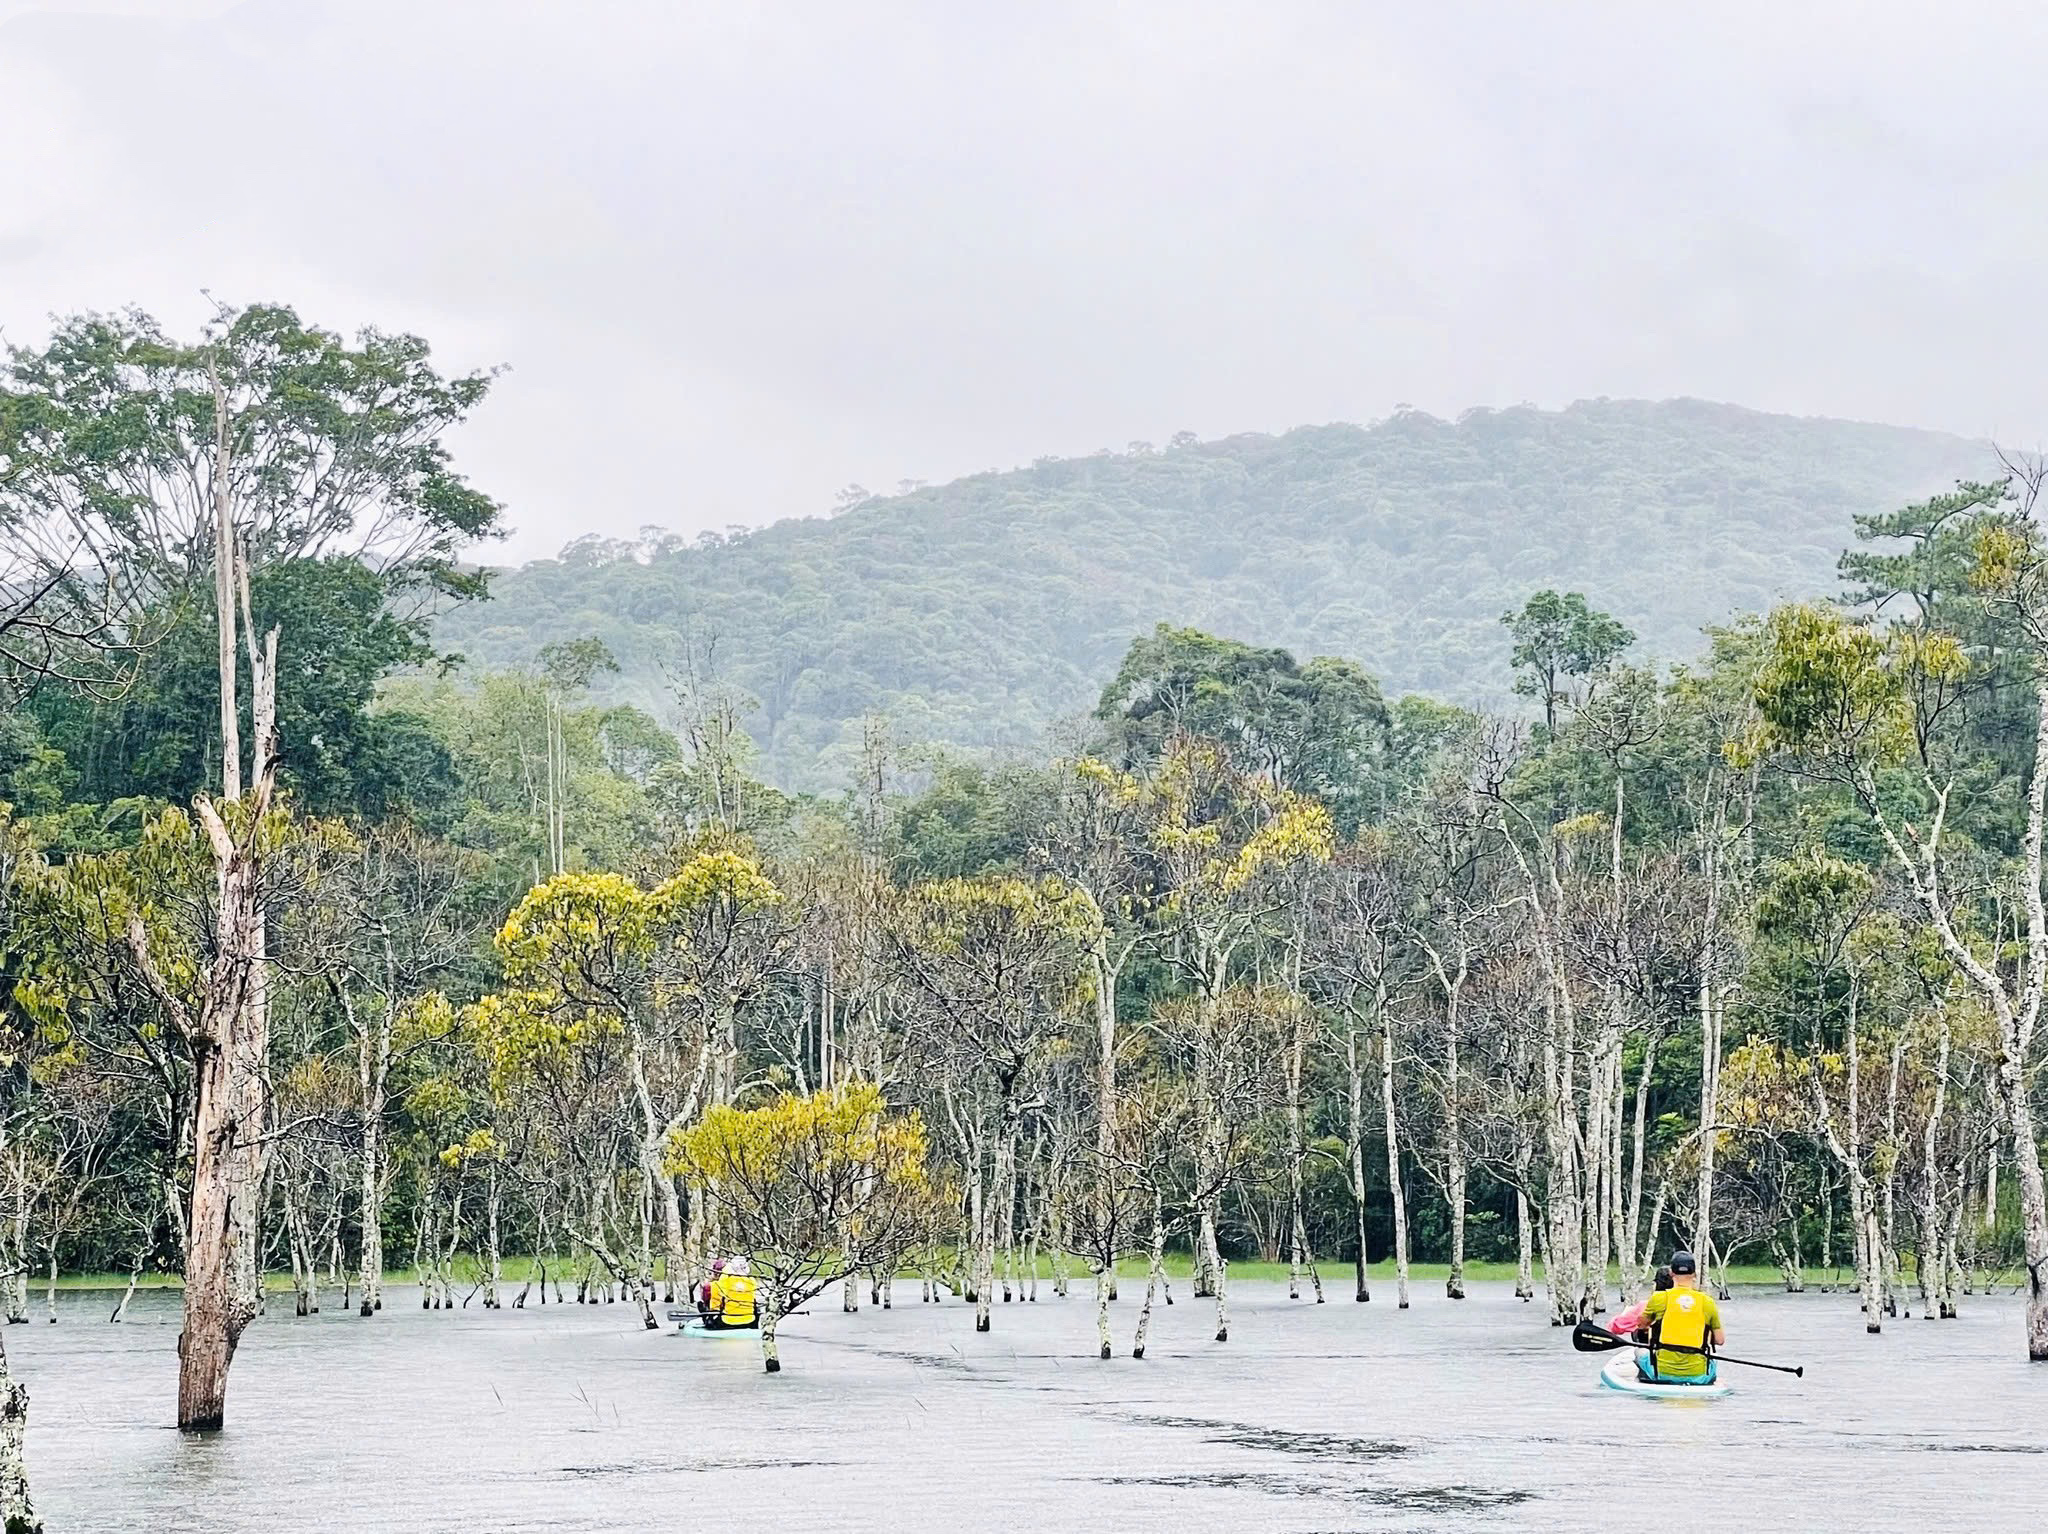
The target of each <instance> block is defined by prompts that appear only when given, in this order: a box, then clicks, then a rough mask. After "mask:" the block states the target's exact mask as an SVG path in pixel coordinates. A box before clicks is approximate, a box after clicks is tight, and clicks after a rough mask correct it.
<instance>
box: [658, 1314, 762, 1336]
mask: <svg viewBox="0 0 2048 1534" xmlns="http://www.w3.org/2000/svg"><path fill="white" fill-rule="evenodd" d="M668 1318H669V1320H671V1321H673V1322H675V1323H676V1335H677V1336H678V1337H701V1338H703V1339H704V1341H706V1342H731V1341H732V1340H733V1339H735V1338H752V1339H754V1340H756V1341H758V1340H759V1339H760V1336H761V1328H760V1327H758V1326H715V1327H714V1326H706V1325H705V1324H704V1323H703V1322H702V1321H700V1320H698V1319H697V1313H696V1312H695V1311H694V1310H671V1311H670V1312H669V1313H668Z"/></svg>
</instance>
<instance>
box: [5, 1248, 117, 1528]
mask: <svg viewBox="0 0 2048 1534" xmlns="http://www.w3.org/2000/svg"><path fill="white" fill-rule="evenodd" d="M149 1246H150V1241H149V1237H148V1236H144V1237H143V1238H142V1240H141V1241H140V1242H138V1243H137V1244H136V1247H135V1256H134V1259H133V1260H132V1261H131V1262H130V1263H129V1264H128V1286H127V1287H126V1288H125V1289H123V1290H122V1291H121V1298H120V1300H119V1301H118V1302H117V1303H116V1304H115V1306H114V1313H113V1314H112V1315H111V1316H109V1317H107V1320H108V1321H109V1322H110V1323H112V1324H114V1325H119V1324H120V1323H121V1322H123V1321H125V1320H127V1319H128V1305H129V1302H130V1301H131V1300H133V1299H134V1298H135V1286H136V1285H137V1284H138V1283H140V1282H141V1280H142V1267H143V1264H144V1263H146V1262H148V1261H149ZM4 1527H5V1525H4V1524H0V1528H4Z"/></svg>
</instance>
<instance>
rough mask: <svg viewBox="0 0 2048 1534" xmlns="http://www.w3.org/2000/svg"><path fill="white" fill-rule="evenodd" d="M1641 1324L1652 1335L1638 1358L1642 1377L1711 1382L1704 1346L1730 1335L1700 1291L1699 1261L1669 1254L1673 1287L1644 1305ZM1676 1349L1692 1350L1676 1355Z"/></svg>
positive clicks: (1708, 1297)
mask: <svg viewBox="0 0 2048 1534" xmlns="http://www.w3.org/2000/svg"><path fill="white" fill-rule="evenodd" d="M1642 1324H1643V1327H1644V1329H1645V1330H1647V1331H1648V1332H1649V1334H1650V1351H1649V1352H1648V1353H1646V1354H1643V1355H1642V1356H1640V1357H1639V1358H1638V1359H1637V1360H1636V1368H1637V1370H1638V1372H1640V1373H1641V1374H1642V1376H1643V1378H1644V1379H1646V1380H1668V1381H1670V1382H1671V1383H1673V1384H1693V1385H1704V1384H1707V1383H1709V1382H1710V1381H1711V1380H1712V1379H1713V1378H1714V1361H1713V1359H1711V1358H1709V1357H1708V1356H1707V1354H1706V1348H1707V1346H1708V1344H1709V1343H1711V1344H1712V1345H1713V1346H1714V1347H1717V1348H1718V1347H1722V1346H1725V1345H1726V1343H1727V1341H1728V1333H1727V1332H1726V1330H1724V1329H1723V1328H1722V1325H1721V1311H1720V1307H1719V1306H1717V1305H1715V1303H1714V1298H1713V1296H1712V1295H1710V1294H1703V1293H1701V1292H1700V1287H1699V1263H1698V1262H1697V1261H1696V1260H1695V1259H1694V1258H1693V1255H1692V1253H1691V1252H1673V1253H1672V1254H1671V1287H1670V1288H1669V1289H1663V1290H1659V1291H1658V1292H1657V1293H1655V1294H1653V1295H1651V1296H1650V1298H1649V1300H1648V1301H1647V1302H1645V1304H1644V1305H1643V1321H1642ZM1674 1347H1679V1348H1692V1349H1695V1350H1696V1351H1693V1352H1689V1353H1679V1352H1674V1351H1672V1349H1673V1348H1674Z"/></svg>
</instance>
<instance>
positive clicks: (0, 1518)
mask: <svg viewBox="0 0 2048 1534" xmlns="http://www.w3.org/2000/svg"><path fill="white" fill-rule="evenodd" d="M27 1432H28V1389H27V1387H26V1386H24V1385H22V1384H21V1383H20V1382H19V1381H18V1380H16V1379H15V1378H14V1377H13V1375H12V1374H10V1373H9V1372H8V1368H7V1350H6V1348H5V1347H4V1346H0V1529H4V1530H5V1534H43V1523H42V1520H41V1519H40V1518H38V1517H36V1510H35V1508H34V1507H33V1506H31V1505H30V1502H29V1495H28V1462H27V1460H26V1459H25V1458H24V1456H23V1453H22V1440H23V1438H24V1437H25V1436H26V1435H27Z"/></svg>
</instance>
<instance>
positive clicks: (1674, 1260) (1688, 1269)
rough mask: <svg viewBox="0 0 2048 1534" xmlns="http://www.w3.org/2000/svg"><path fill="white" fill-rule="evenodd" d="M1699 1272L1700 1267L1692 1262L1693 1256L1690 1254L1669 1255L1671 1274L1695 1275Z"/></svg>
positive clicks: (1674, 1253)
mask: <svg viewBox="0 0 2048 1534" xmlns="http://www.w3.org/2000/svg"><path fill="white" fill-rule="evenodd" d="M1699 1270H1700V1265H1699V1263H1698V1262H1696V1261H1694V1260H1693V1255H1692V1253H1691V1252H1673V1253H1672V1254H1671V1271H1672V1272H1674V1273H1697V1272H1699Z"/></svg>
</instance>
